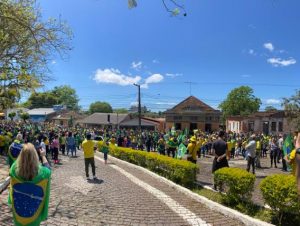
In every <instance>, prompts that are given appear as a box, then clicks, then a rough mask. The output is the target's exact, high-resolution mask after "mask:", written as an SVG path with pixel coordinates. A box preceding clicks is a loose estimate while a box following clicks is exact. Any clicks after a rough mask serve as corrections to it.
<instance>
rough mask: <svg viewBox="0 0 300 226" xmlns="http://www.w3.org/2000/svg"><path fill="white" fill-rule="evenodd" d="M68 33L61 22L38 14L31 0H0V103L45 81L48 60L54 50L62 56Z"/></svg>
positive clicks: (5, 104) (8, 103)
mask: <svg viewBox="0 0 300 226" xmlns="http://www.w3.org/2000/svg"><path fill="white" fill-rule="evenodd" d="M71 37H72V33H71V31H70V29H69V28H68V27H67V25H66V23H65V22H63V21H61V20H60V19H59V20H57V19H49V20H46V19H45V18H42V15H41V10H40V9H39V7H38V5H37V3H36V1H35V0H1V1H0V103H1V106H0V107H1V108H6V107H10V106H12V105H13V103H15V102H16V101H17V100H18V99H19V98H20V93H21V92H22V91H25V92H32V91H33V90H35V89H36V88H38V87H40V86H42V85H43V83H44V82H45V81H48V80H49V74H50V70H49V67H48V65H49V63H50V62H51V61H52V59H53V58H54V57H55V56H56V54H59V56H60V57H62V58H63V57H64V56H65V54H66V53H67V52H68V51H69V50H70V45H69V41H70V40H71Z"/></svg>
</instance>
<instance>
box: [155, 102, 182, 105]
mask: <svg viewBox="0 0 300 226" xmlns="http://www.w3.org/2000/svg"><path fill="white" fill-rule="evenodd" d="M155 104H157V105H176V104H177V103H172V102H156V103H155Z"/></svg>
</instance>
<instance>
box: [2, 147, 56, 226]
mask: <svg viewBox="0 0 300 226" xmlns="http://www.w3.org/2000/svg"><path fill="white" fill-rule="evenodd" d="M39 154H40V156H41V158H42V163H43V165H41V164H40V162H39V156H38V152H37V151H36V149H35V148H34V146H33V145H32V144H31V143H27V144H24V145H23V148H22V150H21V152H20V155H19V157H18V159H17V160H16V161H15V163H14V164H13V165H12V166H11V168H10V172H9V174H10V177H11V179H10V192H9V199H8V203H9V204H11V206H12V210H13V216H14V222H15V225H30V226H33V225H40V223H41V221H44V220H46V218H47V216H48V206H49V194H50V177H51V171H50V167H49V163H48V161H47V159H46V157H45V155H46V150H44V149H40V150H39Z"/></svg>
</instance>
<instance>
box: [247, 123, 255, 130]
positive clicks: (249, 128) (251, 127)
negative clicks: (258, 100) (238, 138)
mask: <svg viewBox="0 0 300 226" xmlns="http://www.w3.org/2000/svg"><path fill="white" fill-rule="evenodd" d="M248 131H249V132H253V131H254V122H249V123H248Z"/></svg>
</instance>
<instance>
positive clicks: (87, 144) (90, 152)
mask: <svg viewBox="0 0 300 226" xmlns="http://www.w3.org/2000/svg"><path fill="white" fill-rule="evenodd" d="M91 138H92V135H91V134H90V133H89V134H87V135H86V139H85V140H84V141H83V142H82V145H81V147H82V150H83V153H84V165H85V175H86V179H87V180H89V179H90V177H89V165H91V167H92V173H93V179H94V180H96V179H97V177H96V167H95V160H94V147H95V143H94V142H93V141H92V140H91Z"/></svg>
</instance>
